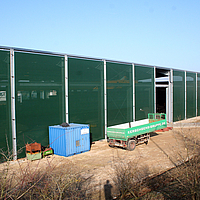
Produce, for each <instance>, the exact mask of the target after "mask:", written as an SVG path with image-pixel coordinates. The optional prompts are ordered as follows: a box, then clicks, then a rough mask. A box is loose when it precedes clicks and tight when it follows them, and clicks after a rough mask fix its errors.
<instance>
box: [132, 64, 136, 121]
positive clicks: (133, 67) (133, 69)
mask: <svg viewBox="0 0 200 200" xmlns="http://www.w3.org/2000/svg"><path fill="white" fill-rule="evenodd" d="M132 74H133V122H134V121H135V65H134V63H133V64H132Z"/></svg>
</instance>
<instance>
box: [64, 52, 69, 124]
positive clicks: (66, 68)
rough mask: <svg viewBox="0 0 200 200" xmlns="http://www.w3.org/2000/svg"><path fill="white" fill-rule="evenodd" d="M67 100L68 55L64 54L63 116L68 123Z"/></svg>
mask: <svg viewBox="0 0 200 200" xmlns="http://www.w3.org/2000/svg"><path fill="white" fill-rule="evenodd" d="M68 101H69V99H68V57H67V55H65V117H66V122H67V123H69V109H68Z"/></svg>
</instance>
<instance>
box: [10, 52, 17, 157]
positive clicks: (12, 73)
mask: <svg viewBox="0 0 200 200" xmlns="http://www.w3.org/2000/svg"><path fill="white" fill-rule="evenodd" d="M14 62H15V61H14V49H10V91H11V120H12V123H11V126H12V145H13V160H17V142H16V141H17V138H16V116H15V64H14Z"/></svg>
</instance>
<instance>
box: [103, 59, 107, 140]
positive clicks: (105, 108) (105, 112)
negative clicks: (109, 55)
mask: <svg viewBox="0 0 200 200" xmlns="http://www.w3.org/2000/svg"><path fill="white" fill-rule="evenodd" d="M103 63H104V114H105V130H104V131H105V139H107V91H106V89H107V86H106V60H104V61H103Z"/></svg>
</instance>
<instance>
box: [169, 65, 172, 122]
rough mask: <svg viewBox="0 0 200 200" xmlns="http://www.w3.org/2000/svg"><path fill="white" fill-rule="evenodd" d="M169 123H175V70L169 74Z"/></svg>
mask: <svg viewBox="0 0 200 200" xmlns="http://www.w3.org/2000/svg"><path fill="white" fill-rule="evenodd" d="M169 96H170V97H169V122H170V123H172V122H173V69H170V72H169Z"/></svg>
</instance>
